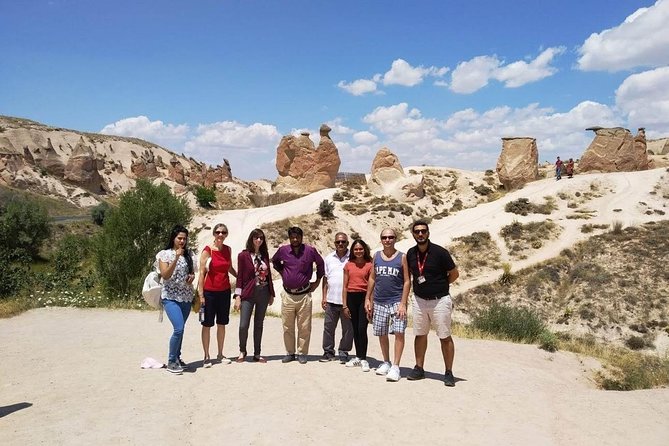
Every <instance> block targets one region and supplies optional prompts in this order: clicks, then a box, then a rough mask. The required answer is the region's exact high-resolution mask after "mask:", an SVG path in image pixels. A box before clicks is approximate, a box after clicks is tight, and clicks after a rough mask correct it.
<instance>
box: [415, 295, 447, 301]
mask: <svg viewBox="0 0 669 446" xmlns="http://www.w3.org/2000/svg"><path fill="white" fill-rule="evenodd" d="M446 296H448V294H444V295H443V296H430V297H423V296H416V297H419V298H421V299H423V300H437V299H441V298H442V297H446Z"/></svg>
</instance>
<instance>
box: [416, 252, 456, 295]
mask: <svg viewBox="0 0 669 446" xmlns="http://www.w3.org/2000/svg"><path fill="white" fill-rule="evenodd" d="M425 255H427V257H425ZM418 256H420V257H418ZM419 261H420V262H421V263H422V262H425V265H424V266H423V276H424V277H425V282H423V283H418V277H419V276H420V275H421V274H420V270H419V268H418V263H419ZM407 262H408V263H409V271H411V275H412V277H413V292H414V294H415V295H416V296H418V297H441V296H446V295H447V294H448V293H449V284H448V274H447V272H448V271H451V270H452V269H455V262H454V261H453V258H452V257H451V254H450V253H449V252H448V250H447V249H445V248H442V247H441V246H439V245H435V244H434V243H432V242H430V241H428V246H427V252H426V254H423V253H420V252H419V250H418V247H416V246H414V247H412V248H411V249H409V252H407Z"/></svg>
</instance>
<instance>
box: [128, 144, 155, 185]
mask: <svg viewBox="0 0 669 446" xmlns="http://www.w3.org/2000/svg"><path fill="white" fill-rule="evenodd" d="M131 152H132V154H133V155H135V156H136V157H137V158H136V159H133V160H132V164H131V165H130V172H132V173H133V174H134V175H135V177H137V178H156V177H159V176H160V174H159V173H158V169H157V168H156V163H155V158H154V155H153V152H152V151H150V150H145V151H144V152H142V156H140V157H138V156H137V155H136V154H135V152H134V151H131Z"/></svg>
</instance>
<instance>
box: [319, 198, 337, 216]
mask: <svg viewBox="0 0 669 446" xmlns="http://www.w3.org/2000/svg"><path fill="white" fill-rule="evenodd" d="M334 208H335V204H334V202H330V201H328V200H323V201H321V204H320V205H318V215H320V216H321V217H323V218H334Z"/></svg>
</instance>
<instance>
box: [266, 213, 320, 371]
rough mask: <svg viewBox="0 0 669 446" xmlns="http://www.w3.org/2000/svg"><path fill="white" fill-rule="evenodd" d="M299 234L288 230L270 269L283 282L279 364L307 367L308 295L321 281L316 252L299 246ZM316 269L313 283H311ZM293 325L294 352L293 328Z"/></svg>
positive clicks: (309, 319) (303, 245) (309, 314)
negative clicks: (283, 348) (279, 276)
mask: <svg viewBox="0 0 669 446" xmlns="http://www.w3.org/2000/svg"><path fill="white" fill-rule="evenodd" d="M302 237H303V232H302V229H300V228H298V227H297V226H293V227H291V228H288V240H289V242H290V244H288V245H283V246H281V247H280V248H279V249H278V250H277V251H276V253H275V254H274V256H273V257H272V265H273V266H274V269H275V270H277V271H278V272H279V274H280V275H281V279H282V281H283V292H282V293H281V320H282V322H283V343H284V345H285V347H286V356H284V358H283V359H282V360H281V362H283V363H287V362H291V361H294V360H296V359H297V360H298V361H299V363H300V364H306V363H307V354H308V353H309V341H310V339H311V307H312V302H311V292H312V291H314V290H315V289H316V288H318V285H319V284H320V283H321V278H322V277H323V274H324V273H325V271H324V269H325V268H324V264H323V257H321V255H320V254H319V253H318V251H317V250H316V248H314V247H313V246H310V245H305V244H304V243H302ZM314 264H315V265H316V280H315V281H314V282H311V276H312V275H313V273H314ZM296 323H297V349H296V348H295V324H296Z"/></svg>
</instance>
